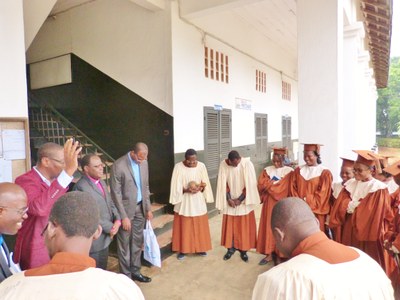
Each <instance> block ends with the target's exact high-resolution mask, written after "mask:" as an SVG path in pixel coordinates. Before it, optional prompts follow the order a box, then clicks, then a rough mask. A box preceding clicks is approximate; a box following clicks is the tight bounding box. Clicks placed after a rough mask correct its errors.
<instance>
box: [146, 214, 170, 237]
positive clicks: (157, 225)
mask: <svg viewBox="0 0 400 300" xmlns="http://www.w3.org/2000/svg"><path fill="white" fill-rule="evenodd" d="M173 220H174V215H167V214H165V215H161V216H158V217H155V218H153V220H151V226H152V227H153V230H154V233H155V234H156V235H157V236H158V235H161V234H162V233H164V232H166V231H167V230H169V229H171V228H172V224H173Z"/></svg>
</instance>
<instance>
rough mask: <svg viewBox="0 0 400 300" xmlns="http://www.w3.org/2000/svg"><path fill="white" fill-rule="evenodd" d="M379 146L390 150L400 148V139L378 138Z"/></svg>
mask: <svg viewBox="0 0 400 300" xmlns="http://www.w3.org/2000/svg"><path fill="white" fill-rule="evenodd" d="M376 140H377V143H378V146H380V147H388V148H400V138H398V137H397V138H385V137H377V138H376Z"/></svg>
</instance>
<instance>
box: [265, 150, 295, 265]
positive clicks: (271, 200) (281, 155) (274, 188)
mask: <svg viewBox="0 0 400 300" xmlns="http://www.w3.org/2000/svg"><path fill="white" fill-rule="evenodd" d="M273 151H274V152H273V153H274V154H273V157H272V163H273V165H272V166H268V167H266V168H265V169H264V170H263V171H262V173H261V175H260V177H259V178H258V185H257V187H258V192H259V193H260V199H261V203H262V211H261V217H260V225H259V227H258V242H257V252H259V253H262V254H266V256H265V257H264V258H263V259H262V260H261V261H260V262H259V265H265V264H267V263H268V262H269V261H271V260H272V258H273V256H274V257H275V256H276V255H279V256H280V257H283V254H281V253H279V252H278V251H277V249H276V246H275V240H274V237H273V236H272V228H271V214H272V209H273V208H274V205H275V203H276V202H277V201H279V200H281V199H283V198H285V197H287V196H288V194H289V184H290V174H291V173H292V172H293V169H292V168H291V167H288V166H284V165H283V162H284V159H285V154H286V151H287V149H286V148H274V149H273Z"/></svg>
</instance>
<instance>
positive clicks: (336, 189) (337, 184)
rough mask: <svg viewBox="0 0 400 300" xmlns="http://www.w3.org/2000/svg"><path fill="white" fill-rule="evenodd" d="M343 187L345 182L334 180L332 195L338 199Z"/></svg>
mask: <svg viewBox="0 0 400 300" xmlns="http://www.w3.org/2000/svg"><path fill="white" fill-rule="evenodd" d="M342 189H343V184H342V182H334V183H332V196H333V197H334V198H335V199H337V197H338V196H339V194H340V192H341V191H342Z"/></svg>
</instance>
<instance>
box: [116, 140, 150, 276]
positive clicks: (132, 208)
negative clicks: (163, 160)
mask: <svg viewBox="0 0 400 300" xmlns="http://www.w3.org/2000/svg"><path fill="white" fill-rule="evenodd" d="M147 155H148V148H147V145H146V144H144V143H137V144H136V145H135V146H134V147H133V150H132V151H130V152H128V153H127V154H125V155H124V156H122V157H120V158H119V159H118V160H117V161H116V162H115V163H114V164H113V166H112V169H111V196H112V199H113V201H114V203H115V205H116V206H117V208H118V211H119V214H120V216H121V218H122V229H123V230H120V231H119V232H118V235H117V242H118V257H119V266H120V271H121V272H122V273H123V274H125V275H126V276H128V277H131V278H132V279H133V280H137V281H140V282H150V281H151V278H149V277H147V276H144V275H143V274H141V273H140V268H141V252H142V246H143V229H144V226H145V221H146V218H147V219H148V220H151V219H152V218H153V214H152V212H151V205H150V190H149V169H148V164H147Z"/></svg>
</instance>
